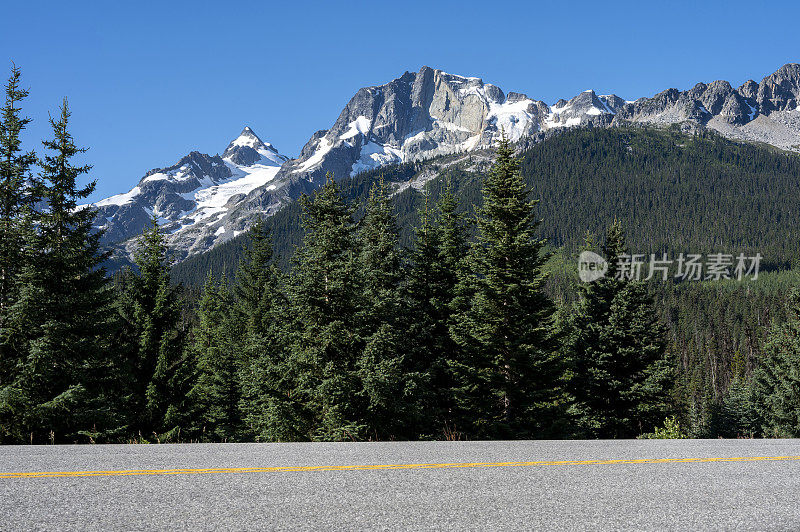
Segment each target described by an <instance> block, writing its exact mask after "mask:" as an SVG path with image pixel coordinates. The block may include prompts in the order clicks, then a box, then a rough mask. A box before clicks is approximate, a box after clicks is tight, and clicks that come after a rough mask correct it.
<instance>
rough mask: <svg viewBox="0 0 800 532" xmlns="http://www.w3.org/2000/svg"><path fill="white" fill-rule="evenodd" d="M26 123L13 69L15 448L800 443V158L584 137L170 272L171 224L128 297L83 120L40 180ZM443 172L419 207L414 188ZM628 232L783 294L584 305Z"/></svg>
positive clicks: (3, 310)
mask: <svg viewBox="0 0 800 532" xmlns="http://www.w3.org/2000/svg"><path fill="white" fill-rule="evenodd" d="M25 96H27V92H25V91H22V90H20V89H19V72H18V70H17V69H16V68H14V69H13V70H12V76H11V79H10V80H9V82H8V84H7V86H6V101H5V105H4V106H3V107H2V108H0V440H2V441H3V442H44V441H54V442H77V441H123V442H124V441H129V442H130V441H136V442H142V443H146V442H148V441H157V442H164V441H187V440H189V441H248V440H252V439H256V440H259V441H289V440H369V439H418V438H446V439H456V438H464V437H467V438H469V437H480V438H484V437H486V438H498V437H508V438H520V437H567V436H575V435H578V436H590V437H632V436H635V435H637V434H641V433H642V432H644V430H645V429H650V428H651V427H656V425H658V424H659V423H660V422H661V420H663V419H664V417H665V416H666V415H667V412H670V413H671V412H676V413H679V415H678V416H672V417H668V418H667V420H666V422H665V423H664V426H663V427H657V428H655V432H654V433H651V434H643V435H642V436H641V437H657V438H673V437H685V436H686V433H688V434H690V435H692V436H704V437H742V436H751V435H756V434H760V433H765V434H766V435H769V436H773V435H778V436H784V435H785V436H795V435H797V433H798V432H800V428H798V427H800V400H799V399H798V397H799V396H798V392H797V390H798V388H800V382H798V379H797V374H798V368H800V341H799V340H798V338H800V325H798V324H800V316H799V314H800V295H798V293H797V292H794V293H793V295H792V297H791V298H790V300H789V305H788V309H787V310H783V308H782V303H783V302H784V300H785V298H786V294H787V293H788V289H789V287H791V286H798V285H800V271H799V270H783V271H781V269H784V268H787V267H789V266H792V265H797V264H798V263H797V260H796V256H795V254H794V253H795V251H796V242H797V237H798V236H800V224H798V223H797V222H796V220H795V218H796V217H794V216H793V213H796V212H797V210H798V208H800V203H798V201H797V198H796V195H795V194H793V192H794V187H795V186H796V185H795V181H796V176H797V175H798V170H800V163H799V162H798V161H800V159H798V158H797V157H796V156H794V155H788V154H781V153H777V152H775V151H774V150H766V149H763V148H759V147H755V146H750V145H744V144H737V143H734V142H730V141H727V140H724V139H722V138H721V137H719V136H717V135H715V134H711V133H702V134H699V135H695V136H686V135H682V134H680V133H678V132H677V131H676V130H654V129H648V128H613V129H593V130H580V129H577V130H569V131H566V132H564V133H562V134H559V135H557V136H555V137H554V138H551V139H548V140H547V141H545V142H541V143H539V144H536V145H534V146H533V147H531V148H528V149H526V150H524V151H523V153H522V154H521V159H520V160H517V159H515V158H514V157H513V156H512V150H511V146H510V145H509V144H508V142H506V141H504V142H502V143H501V144H500V146H499V148H498V150H497V157H496V161H495V163H494V165H493V166H492V167H491V170H490V171H489V173H488V175H484V172H483V170H484V169H485V168H486V167H488V163H485V161H484V160H483V159H482V157H484V156H485V153H478V154H473V155H470V156H468V157H463V156H461V155H459V156H457V157H456V156H451V157H443V158H438V159H435V160H432V161H425V162H417V163H409V164H403V165H397V166H392V167H388V168H384V169H380V170H378V171H370V172H364V173H362V174H359V175H357V176H354V177H352V178H347V179H342V180H340V181H338V182H334V181H333V178H332V176H329V178H328V179H327V181H326V183H325V185H324V186H323V187H322V188H321V189H320V190H318V191H317V192H316V193H314V195H313V197H308V196H304V197H303V198H302V199H301V200H300V201H298V202H295V203H292V204H289V205H288V206H287V207H286V208H284V209H283V210H281V211H280V212H278V213H277V214H275V215H274V216H271V217H270V218H269V219H267V220H263V221H261V222H259V223H257V224H256V225H255V227H254V228H253V229H252V230H251V231H250V232H248V233H247V234H246V235H244V236H243V237H241V238H238V239H234V240H233V241H231V242H229V243H227V244H224V245H222V246H218V247H216V248H215V249H214V250H212V251H211V252H210V253H207V254H203V255H201V256H199V257H196V258H193V259H190V260H189V261H186V262H185V263H183V264H181V265H179V266H178V267H177V268H174V269H173V268H172V267H171V264H170V261H169V258H168V254H167V248H166V246H165V243H164V237H163V235H162V234H161V231H160V229H159V227H158V224H157V222H156V220H155V219H154V220H153V224H152V226H151V227H150V228H149V229H147V230H146V231H145V232H144V234H143V236H142V238H141V240H140V241H139V242H138V248H137V251H136V254H135V267H134V268H130V269H127V270H126V271H124V272H123V273H120V274H118V275H117V276H116V277H115V286H114V287H113V289H112V288H110V287H109V284H110V283H109V280H108V279H107V277H106V275H105V271H104V270H103V269H102V267H101V265H102V264H104V263H106V264H107V262H104V261H106V260H107V259H108V257H107V256H106V255H104V254H103V253H102V252H101V251H100V249H99V247H98V239H99V235H97V234H96V233H92V232H91V223H92V220H93V218H94V216H95V213H94V211H93V209H91V208H78V205H79V204H80V203H81V202H82V201H81V200H83V199H84V198H86V196H87V195H88V194H90V193H91V191H92V189H93V187H94V184H93V183H91V184H89V185H88V186H87V187H83V188H81V187H79V186H78V184H77V183H78V180H79V179H80V178H81V177H82V176H83V174H85V173H86V172H87V171H88V169H89V167H88V166H76V165H75V164H74V163H73V162H72V161H73V158H74V157H76V156H78V155H79V154H80V153H81V152H82V151H83V150H81V149H79V148H77V147H76V146H75V144H74V142H73V140H72V137H71V135H70V134H69V132H68V131H67V125H68V119H69V111H68V109H67V107H66V102H65V105H64V108H63V109H62V113H61V115H60V117H59V118H57V119H54V120H51V123H52V126H53V131H54V139H53V140H51V141H47V142H46V143H45V148H46V151H47V155H46V157H45V158H44V160H43V161H41V164H40V166H41V168H42V172H41V175H40V176H36V177H34V176H32V175H30V174H31V173H30V168H31V165H32V164H34V162H35V161H36V159H35V156H34V155H33V153H32V152H25V151H24V150H23V149H22V145H21V143H20V134H21V132H23V131H24V129H25V126H26V125H27V123H28V120H27V119H26V118H23V117H22V114H21V112H20V108H19V103H20V102H21V101H22V100H23V99H24V98H25ZM423 170H424V171H425V172H426V173H432V174H437V173H438V177H436V178H435V179H433V180H431V181H429V182H428V183H427V184H426V187H425V191H424V193H423V194H420V192H418V191H417V190H416V189H415V188H414V187H405V188H401V187H400V186H398V183H404V182H408V181H409V180H411V179H412V178H413V177H414V176H417V175H419V174H420V172H422V171H423ZM765 185H769V187H766V186H765ZM734 189H735V190H737V193H736V194H718V193H717V191H718V190H734ZM532 196H535V197H538V198H541V199H542V200H543V201H542V203H539V202H538V201H533V200H531V197H532ZM473 212H475V213H476V214H477V216H476V217H475V222H476V223H475V224H474V225H473V224H472V223H471V222H470V221H467V220H468V219H469V215H470V213H473ZM540 217H544V219H545V220H546V223H544V224H542V223H541V222H540V219H539V218H540ZM617 219H622V220H623V221H625V222H626V223H627V224H628V226H629V227H632V228H633V231H632V232H631V234H630V235H629V237H630V241H631V243H632V246H633V247H635V248H636V250H637V252H661V251H666V252H669V253H672V254H675V253H678V252H681V251H691V252H693V253H696V252H712V251H719V250H720V249H725V250H736V251H737V252H738V251H741V252H744V253H747V254H754V253H755V252H760V253H762V254H763V255H765V256H766V257H767V260H766V264H765V265H766V267H767V269H768V271H767V272H763V271H762V273H761V276H760V278H759V281H758V282H752V283H740V282H736V281H723V282H715V283H708V282H698V283H653V284H652V285H647V284H645V283H641V282H633V281H629V280H625V279H616V278H615V276H614V274H615V273H616V271H615V268H616V266H615V264H613V263H612V267H611V270H610V272H609V275H608V276H607V277H606V278H604V279H602V280H600V281H597V282H595V283H591V284H589V285H579V284H578V283H577V279H576V272H575V260H574V259H575V257H574V256H573V255H574V254H575V252H576V251H577V250H578V249H579V248H580V245H581V239H582V235H584V234H586V231H587V229H588V230H590V231H596V230H598V229H600V228H605V227H609V226H610V227H611V230H610V232H609V234H608V235H607V238H606V241H605V246H604V249H603V250H602V251H603V252H604V254H606V255H607V256H615V255H618V254H619V253H621V252H622V251H623V250H624V249H625V248H626V245H625V238H624V236H623V234H622V230H621V225H620V224H618V223H615V220H617ZM698 224H699V225H698ZM690 226H691V227H697V226H700V227H702V229H703V230H702V231H690V232H687V231H683V230H682V229H684V228H686V227H690ZM752 227H759V230H757V231H753V230H752ZM545 240H547V241H549V244H546V243H545ZM588 247H590V248H592V249H596V245H595V244H594V243H593V241H590V243H589V245H588ZM295 248H296V249H297V251H296V252H295ZM212 271H213V272H214V274H215V276H212V275H211V273H210V272H212ZM202 279H206V282H205V286H204V287H203V289H202V290H199V288H197V287H199V286H200V284H201V282H202ZM176 280H186V281H187V282H189V283H190V284H191V285H192V286H193V287H194V290H193V291H191V290H190V291H183V290H182V288H181V287H180V285H178V286H176V285H175V284H174V283H175V281H176ZM230 288H232V290H231V289H230ZM114 299H115V300H114ZM553 300H555V301H557V302H558V304H557V305H556V304H554V303H553ZM770 322H772V323H774V325H772V327H771V328H769V327H768V325H767V324H769V323H770ZM187 331H188V336H187V334H186V332H187ZM767 336H768V339H767V341H766V343H764V339H765V338H767ZM762 344H763V345H762ZM762 351H763V354H764V356H762ZM675 370H677V378H675V379H673V376H674V374H675ZM751 374H752V376H751ZM673 383H674V384H673ZM683 427H687V428H686V430H684V428H683Z"/></svg>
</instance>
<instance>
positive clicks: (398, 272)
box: [357, 178, 415, 439]
mask: <svg viewBox="0 0 800 532" xmlns="http://www.w3.org/2000/svg"><path fill="white" fill-rule="evenodd" d="M358 239H359V242H360V244H361V245H360V250H359V252H360V255H359V269H360V274H361V276H362V277H363V299H362V302H361V307H360V308H359V309H358V314H359V319H358V322H359V323H360V325H361V328H362V332H361V335H362V336H363V338H364V348H363V351H362V353H361V354H360V357H359V359H358V362H357V367H358V371H359V374H360V381H361V385H362V386H363V394H364V396H365V398H367V399H368V403H367V405H366V412H364V417H363V421H364V424H365V425H366V426H367V428H368V434H369V436H370V437H372V438H374V439H387V438H392V437H394V438H409V437H413V434H412V430H413V429H412V428H411V426H409V424H408V420H409V418H410V417H412V416H413V414H412V412H413V409H414V407H415V404H414V403H415V401H414V383H413V382H412V377H413V376H412V375H408V374H405V375H404V374H403V369H404V368H403V360H404V355H405V351H406V350H405V348H404V343H405V342H404V338H405V332H404V331H403V330H402V312H403V300H402V292H401V281H402V277H403V271H402V264H401V261H402V257H401V253H400V246H399V242H398V240H399V238H398V233H397V222H396V219H395V215H394V211H393V207H392V204H391V202H390V201H389V193H388V189H387V187H386V184H385V183H384V181H383V178H381V179H380V180H379V182H378V183H375V184H373V186H372V188H371V189H370V192H369V197H368V199H367V205H366V211H365V213H364V218H363V219H362V220H361V223H360V224H359V228H358ZM404 377H405V379H404ZM404 380H405V383H404Z"/></svg>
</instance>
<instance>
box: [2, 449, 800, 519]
mask: <svg viewBox="0 0 800 532" xmlns="http://www.w3.org/2000/svg"><path fill="white" fill-rule="evenodd" d="M777 456H800V440H661V441H658V440H651V441H564V442H559V441H522V442H431V443H318V444H240V445H233V444H227V445H225V444H221V445H211V444H205V445H203V444H199V445H127V446H123V445H120V446H116V445H114V446H51V447H47V446H41V447H0V474H2V473H29V472H83V471H96V470H112V471H117V470H129V469H146V470H163V469H205V468H244V467H257V468H266V467H277V466H313V465H322V466H354V465H380V464H419V463H430V464H442V463H473V462H480V463H487V462H488V463H494V462H530V461H562V460H573V461H585V460H612V459H643V458H651V459H655V458H658V459H661V458H725V457H777ZM0 529H2V530H154V529H155V530H185V529H192V530H265V529H293V530H296V529H324V530H331V529H336V530H339V529H349V530H352V529H389V530H394V529H415V530H419V529H438V530H442V529H459V530H497V529H515V530H530V529H547V530H642V529H645V530H651V529H652V530H698V529H708V530H734V529H736V530H800V460H789V459H783V460H758V461H750V460H748V461H725V462H722V461H715V462H684V463H679V462H667V463H635V464H632V463H600V464H575V465H528V466H511V465H509V466H496V467H458V468H455V467H449V468H432V467H426V468H414V469H396V470H380V469H365V470H354V469H346V470H336V471H297V470H292V471H266V472H231V473H206V474H202V473H199V472H187V473H182V474H174V475H156V474H140V475H132V476H108V475H101V476H82V477H43V478H29V477H15V478H0Z"/></svg>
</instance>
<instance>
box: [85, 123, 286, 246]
mask: <svg viewBox="0 0 800 532" xmlns="http://www.w3.org/2000/svg"><path fill="white" fill-rule="evenodd" d="M287 160H288V158H287V157H285V156H283V155H281V154H280V153H279V152H278V151H277V150H276V149H275V148H274V147H273V146H272V145H271V144H269V143H265V142H263V141H262V140H261V139H260V138H258V136H257V135H256V134H255V133H254V132H253V130H252V129H250V128H249V127H245V128H244V130H243V131H242V133H241V134H240V135H239V136H238V137H237V138H236V139H234V140H233V141H231V143H230V144H229V145H228V147H227V148H226V149H225V151H224V152H223V154H222V157H220V156H219V155H214V156H210V155H206V154H202V153H199V152H192V153H190V154H189V155H187V156H185V157H183V158H182V159H180V160H179V161H178V162H177V163H176V164H174V165H172V166H169V167H166V168H158V169H155V170H151V171H149V172H147V174H145V176H144V177H143V178H142V179H141V180H140V181H139V183H138V185H136V186H135V187H134V188H133V189H131V190H130V191H129V192H127V193H124V194H118V195H116V196H112V197H110V198H107V199H104V200H102V201H99V202H97V203H95V206H96V207H97V208H98V216H97V219H96V222H95V224H96V226H97V227H98V228H101V229H104V230H105V234H104V236H103V239H104V242H105V243H107V244H118V245H120V246H121V247H122V248H123V249H126V250H127V251H128V252H130V251H131V249H129V248H131V247H132V244H133V242H132V240H131V239H133V238H135V237H138V236H139V235H140V234H141V232H142V230H143V229H144V228H145V227H146V226H147V225H148V224H149V223H150V219H151V217H152V216H154V215H155V216H156V217H157V218H158V220H159V223H160V224H161V225H162V227H163V228H164V231H165V232H166V233H167V234H168V243H169V245H170V247H172V248H173V249H174V250H176V251H178V252H179V256H186V255H189V254H192V253H194V252H198V251H205V250H206V249H209V248H210V247H212V246H213V245H215V244H218V243H220V242H224V241H225V240H228V239H229V238H232V237H234V236H236V235H237V234H239V233H240V232H241V231H243V230H244V229H246V227H236V226H228V227H226V226H225V224H224V223H220V221H221V220H222V219H223V218H224V216H225V214H226V213H227V212H228V211H229V210H231V208H233V207H234V206H235V205H236V203H237V202H239V201H241V200H242V199H243V198H244V197H245V196H246V195H247V194H248V193H249V192H251V191H253V190H255V189H257V188H258V187H261V186H264V185H265V184H267V183H269V182H270V181H271V180H272V179H274V177H275V176H276V174H277V173H278V170H279V169H280V166H281V164H283V163H284V162H286V161H287Z"/></svg>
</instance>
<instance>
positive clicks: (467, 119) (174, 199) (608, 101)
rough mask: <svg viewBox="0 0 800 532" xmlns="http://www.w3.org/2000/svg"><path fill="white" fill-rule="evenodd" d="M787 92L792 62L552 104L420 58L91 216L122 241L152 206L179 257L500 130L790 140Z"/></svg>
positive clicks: (798, 119)
mask: <svg viewBox="0 0 800 532" xmlns="http://www.w3.org/2000/svg"><path fill="white" fill-rule="evenodd" d="M798 99H800V65H797V64H787V65H785V66H783V67H781V68H780V69H778V70H777V71H776V72H775V73H774V74H771V75H769V76H767V77H765V78H764V79H762V80H761V82H760V83H756V82H755V81H752V80H749V81H747V82H745V83H743V84H742V86H740V87H739V88H733V87H732V86H731V85H730V83H728V82H727V81H713V82H711V83H698V84H697V85H695V86H694V87H692V88H691V89H689V90H685V91H680V90H678V89H674V88H671V89H667V90H665V91H662V92H660V93H658V94H656V95H655V96H653V97H652V98H639V99H638V100H636V101H632V102H631V101H625V100H623V99H622V98H620V97H618V96H616V95H613V94H612V95H597V94H595V92H594V91H592V90H587V91H584V92H582V93H580V94H578V95H577V96H575V97H573V98H571V99H569V100H565V99H561V100H559V101H557V102H556V103H555V104H554V105H553V106H552V107H551V106H548V105H547V104H545V103H544V102H542V101H539V100H534V99H532V98H529V97H528V96H526V95H525V94H523V93H518V92H509V93H508V94H506V93H504V92H503V91H502V90H501V89H500V88H499V87H497V86H495V85H491V84H488V83H484V82H483V81H482V80H481V79H479V78H469V77H462V76H455V75H452V74H447V73H446V72H442V71H441V70H435V69H432V68H429V67H422V68H421V69H420V70H419V72H416V73H411V72H406V73H404V74H403V75H402V76H400V77H399V78H397V79H395V80H392V81H390V82H389V83H387V84H385V85H381V86H375V87H365V88H362V89H360V90H358V91H357V92H356V94H355V95H354V96H353V98H351V100H350V101H349V102H348V103H347V105H346V106H345V107H344V109H343V110H342V112H341V113H340V115H339V117H338V119H337V120H336V121H335V122H334V124H333V125H332V126H331V127H330V129H323V130H320V131H317V132H316V133H314V134H313V135H312V136H311V138H310V139H309V140H308V142H307V143H306V145H305V146H304V147H303V149H302V150H301V152H300V156H299V157H298V158H297V159H294V160H289V159H287V158H286V157H284V156H282V155H280V154H279V153H278V152H277V150H275V148H274V147H272V146H271V145H270V144H268V143H264V142H262V141H261V139H259V138H258V137H257V136H256V135H255V133H253V131H252V130H251V129H250V128H245V129H244V131H242V134H241V135H240V136H239V137H238V138H237V139H235V140H234V141H233V142H231V143H230V145H229V146H228V147H227V149H226V150H225V151H224V153H223V155H222V157H219V156H214V157H210V156H208V155H202V154H200V153H197V152H192V153H191V154H190V155H188V156H187V157H184V158H183V159H181V160H180V161H179V162H178V164H176V165H174V166H171V167H169V168H164V169H159V170H153V171H151V172H149V173H148V174H147V175H146V176H145V177H144V178H143V179H142V180H141V181H140V183H139V185H138V186H137V187H135V188H134V189H133V190H131V191H130V192H129V193H127V194H120V195H118V196H114V197H112V198H109V199H107V200H103V201H101V202H99V203H98V204H97V205H98V206H99V207H100V209H101V212H100V215H99V216H98V225H99V226H103V227H105V228H106V229H107V233H106V237H105V239H106V241H107V242H120V241H127V240H128V239H130V238H131V237H133V236H136V235H138V234H139V233H140V232H141V230H142V228H143V227H144V226H145V225H146V224H147V223H149V217H150V216H151V215H152V214H155V215H156V216H158V217H159V219H160V220H161V222H162V223H163V224H164V225H165V230H167V231H169V232H170V236H169V242H170V245H171V246H173V248H174V249H175V250H176V251H177V252H178V256H179V257H185V256H187V255H191V254H194V253H198V252H202V251H205V250H207V249H208V248H210V247H211V246H213V245H215V244H217V243H219V242H221V241H224V240H227V239H228V238H231V237H232V236H235V235H237V234H239V233H240V232H241V231H244V230H246V229H247V228H248V227H249V226H250V225H251V224H252V222H253V220H254V219H255V218H256V217H258V216H269V215H271V214H272V213H274V212H275V211H276V210H277V209H279V208H281V207H282V206H283V205H285V204H286V203H287V202H289V201H292V200H293V199H295V198H297V197H299V196H300V195H301V194H302V193H308V192H311V191H313V190H314V189H316V188H317V187H318V186H319V185H320V184H321V183H322V182H323V181H324V177H325V174H326V173H328V172H332V173H333V174H334V175H335V176H336V178H339V179H340V178H344V177H348V176H351V175H353V174H356V173H358V172H361V171H364V170H368V169H373V168H379V167H381V166H384V165H387V164H391V163H396V162H408V161H415V160H420V159H424V158H429V157H432V156H435V155H441V154H452V153H458V152H464V151H471V150H476V149H480V148H487V147H490V146H491V145H492V144H493V143H494V142H495V141H496V140H497V138H499V137H500V135H501V132H504V133H505V135H506V136H507V137H508V138H510V139H511V140H512V141H521V142H522V143H523V144H524V145H529V144H531V143H533V142H538V141H541V140H543V139H545V138H547V137H549V136H550V135H551V134H553V133H554V132H555V131H557V130H558V128H563V127H572V126H586V125H592V126H600V127H604V126H610V125H618V124H624V123H629V122H634V123H635V122H639V123H651V124H664V125H668V124H675V123H679V124H681V127H682V128H683V129H684V130H686V131H693V130H697V129H698V128H703V127H708V128H712V129H715V130H717V131H719V132H721V133H722V134H724V135H726V136H729V137H732V138H737V139H744V140H755V141H761V142H766V143H769V144H773V145H775V146H778V147H781V148H786V149H794V150H800V110H798V105H797V104H798ZM126 246H127V247H130V241H128V242H127V244H126Z"/></svg>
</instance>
